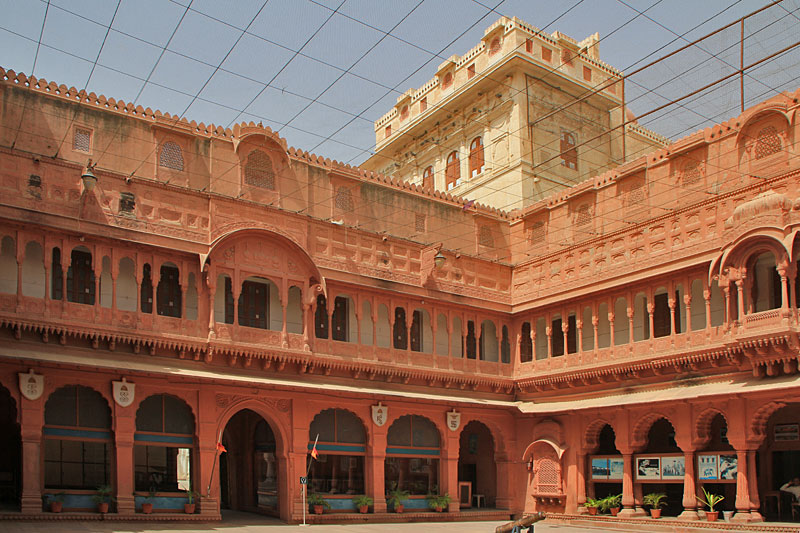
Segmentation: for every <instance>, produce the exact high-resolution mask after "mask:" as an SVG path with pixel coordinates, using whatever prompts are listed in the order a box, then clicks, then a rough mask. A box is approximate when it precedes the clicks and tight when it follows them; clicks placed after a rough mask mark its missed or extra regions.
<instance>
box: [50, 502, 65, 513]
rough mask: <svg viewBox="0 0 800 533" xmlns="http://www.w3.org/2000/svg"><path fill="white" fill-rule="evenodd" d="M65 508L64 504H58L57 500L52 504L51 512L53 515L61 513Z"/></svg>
mask: <svg viewBox="0 0 800 533" xmlns="http://www.w3.org/2000/svg"><path fill="white" fill-rule="evenodd" d="M63 508H64V502H57V501H55V500H54V501H52V502H50V512H51V513H60V512H61V509H63Z"/></svg>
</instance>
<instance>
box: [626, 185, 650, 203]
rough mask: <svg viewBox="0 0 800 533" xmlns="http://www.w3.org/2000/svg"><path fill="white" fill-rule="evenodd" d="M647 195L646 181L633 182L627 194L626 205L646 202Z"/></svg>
mask: <svg viewBox="0 0 800 533" xmlns="http://www.w3.org/2000/svg"><path fill="white" fill-rule="evenodd" d="M645 196H646V194H645V187H644V182H641V181H637V182H634V183H631V186H630V188H629V189H628V193H627V194H626V195H625V207H636V206H640V205H642V204H644V201H645Z"/></svg>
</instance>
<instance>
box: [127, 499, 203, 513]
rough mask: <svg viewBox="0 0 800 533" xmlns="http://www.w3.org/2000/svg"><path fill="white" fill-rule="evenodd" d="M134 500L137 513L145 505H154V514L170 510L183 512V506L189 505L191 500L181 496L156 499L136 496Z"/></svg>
mask: <svg viewBox="0 0 800 533" xmlns="http://www.w3.org/2000/svg"><path fill="white" fill-rule="evenodd" d="M133 499H134V502H135V503H134V507H135V508H136V510H137V511H141V510H142V504H143V503H152V504H153V512H154V513H157V512H158V510H159V509H169V510H176V509H180V510H181V511H183V504H185V503H189V498H182V497H180V496H155V497H154V498H148V497H146V496H135V497H134V498H133ZM145 500H147V501H145ZM195 501H196V500H195Z"/></svg>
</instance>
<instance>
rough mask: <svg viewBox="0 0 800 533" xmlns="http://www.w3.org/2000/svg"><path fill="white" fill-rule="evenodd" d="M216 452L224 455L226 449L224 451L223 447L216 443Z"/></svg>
mask: <svg viewBox="0 0 800 533" xmlns="http://www.w3.org/2000/svg"><path fill="white" fill-rule="evenodd" d="M217 451H218V452H219V453H225V452H227V451H228V450H226V449H225V446H223V445H222V443H221V442H218V443H217Z"/></svg>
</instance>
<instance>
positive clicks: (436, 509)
mask: <svg viewBox="0 0 800 533" xmlns="http://www.w3.org/2000/svg"><path fill="white" fill-rule="evenodd" d="M433 510H434V511H436V512H437V513H441V512H442V508H441V507H434V508H433Z"/></svg>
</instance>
